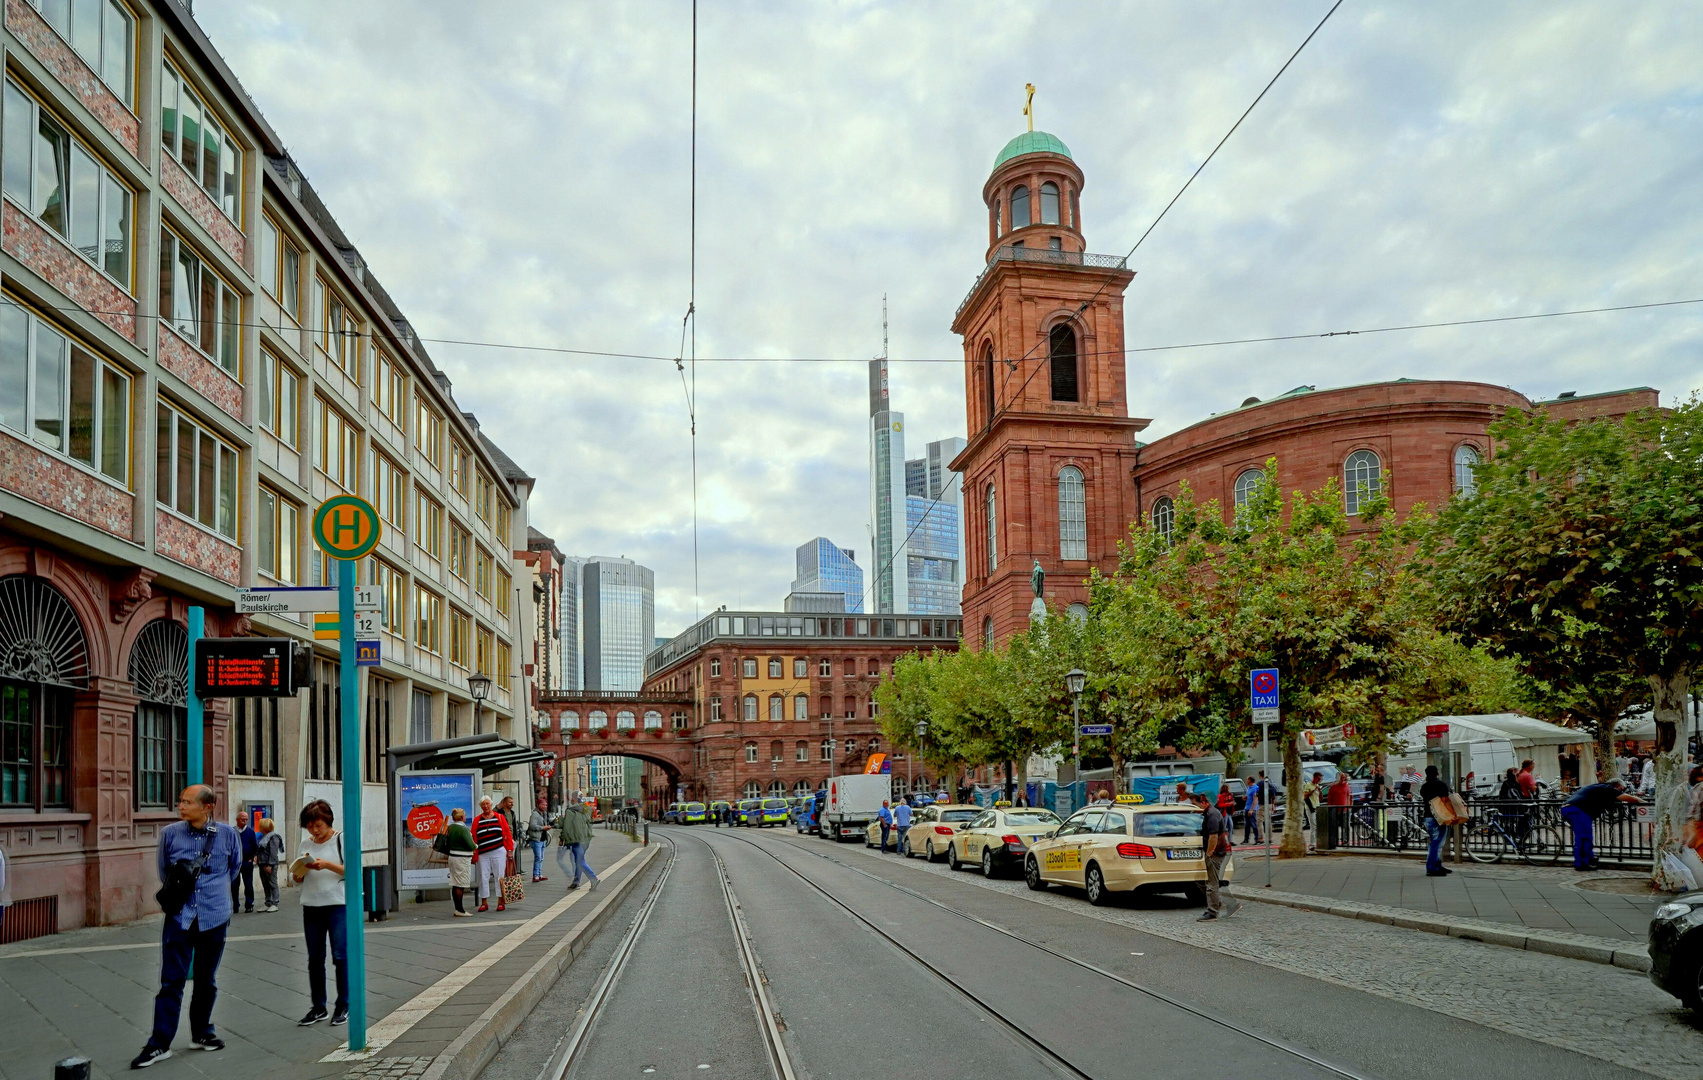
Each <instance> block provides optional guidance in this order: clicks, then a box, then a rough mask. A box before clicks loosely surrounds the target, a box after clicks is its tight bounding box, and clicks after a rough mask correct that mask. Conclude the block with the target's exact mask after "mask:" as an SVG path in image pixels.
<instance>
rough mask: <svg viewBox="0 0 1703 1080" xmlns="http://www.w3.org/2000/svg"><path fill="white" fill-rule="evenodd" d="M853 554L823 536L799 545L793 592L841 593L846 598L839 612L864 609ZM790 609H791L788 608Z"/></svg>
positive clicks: (859, 569)
mask: <svg viewBox="0 0 1703 1080" xmlns="http://www.w3.org/2000/svg"><path fill="white" fill-rule="evenodd" d="M855 560H856V556H855V555H854V554H853V553H852V552H850V551H848V550H846V549H845V548H842V547H840V546H839V545H838V544H835V543H834V542H833V541H832V540H830V539H828V538H827V537H826V536H818V537H817V538H816V539H814V540H812V541H810V542H809V543H807V544H800V545H798V552H797V565H798V576H797V577H796V578H794V579H793V582H792V591H793V592H794V593H840V594H843V595H844V596H845V598H846V605H845V607H843V608H841V609H840V610H842V611H848V612H856V613H859V614H861V613H862V611H863V568H862V567H860V566H858V564H857V562H856V561H855ZM789 610H790V609H789Z"/></svg>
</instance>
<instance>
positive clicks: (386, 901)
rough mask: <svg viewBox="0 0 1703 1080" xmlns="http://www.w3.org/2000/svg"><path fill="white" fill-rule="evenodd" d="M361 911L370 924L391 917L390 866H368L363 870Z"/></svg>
mask: <svg viewBox="0 0 1703 1080" xmlns="http://www.w3.org/2000/svg"><path fill="white" fill-rule="evenodd" d="M361 910H362V911H364V912H366V913H367V921H368V922H384V921H385V919H387V918H389V917H390V866H389V864H386V865H384V866H367V867H363V868H362V870H361Z"/></svg>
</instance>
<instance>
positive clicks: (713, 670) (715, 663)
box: [710, 657, 721, 679]
mask: <svg viewBox="0 0 1703 1080" xmlns="http://www.w3.org/2000/svg"><path fill="white" fill-rule="evenodd" d="M720 677H721V660H720V658H719V657H718V658H717V659H714V660H711V661H710V678H712V679H719V678H720Z"/></svg>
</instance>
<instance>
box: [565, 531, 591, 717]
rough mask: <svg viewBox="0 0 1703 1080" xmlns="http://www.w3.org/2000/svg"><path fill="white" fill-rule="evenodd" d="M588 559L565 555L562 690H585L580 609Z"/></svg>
mask: <svg viewBox="0 0 1703 1080" xmlns="http://www.w3.org/2000/svg"><path fill="white" fill-rule="evenodd" d="M584 573H585V559H584V558H582V557H581V556H578V555H564V556H562V664H561V670H562V689H563V690H583V689H585V651H584V649H583V647H582V646H583V642H582V641H581V640H580V639H581V627H582V626H583V625H584V615H583V613H582V612H581V610H580V593H581V592H582V591H583V590H582V588H581V580H582V578H583V576H584Z"/></svg>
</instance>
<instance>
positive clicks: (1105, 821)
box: [1023, 795, 1231, 906]
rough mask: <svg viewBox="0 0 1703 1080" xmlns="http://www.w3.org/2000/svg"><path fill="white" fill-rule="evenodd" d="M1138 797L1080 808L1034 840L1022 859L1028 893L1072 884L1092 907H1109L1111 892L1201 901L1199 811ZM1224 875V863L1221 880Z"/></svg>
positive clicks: (1226, 873)
mask: <svg viewBox="0 0 1703 1080" xmlns="http://www.w3.org/2000/svg"><path fill="white" fill-rule="evenodd" d="M1140 799H1141V796H1139V795H1120V796H1118V801H1117V802H1116V803H1107V804H1102V805H1098V806H1088V807H1084V808H1083V809H1081V810H1078V811H1077V812H1076V813H1074V814H1072V815H1070V817H1069V818H1068V819H1066V820H1065V822H1064V823H1063V824H1062V825H1060V826H1059V827H1058V828H1057V829H1056V830H1054V831H1053V833H1052V834H1051V835H1050V836H1047V837H1045V838H1042V839H1039V840H1036V841H1035V843H1034V844H1033V845H1031V847H1030V849H1029V853H1028V854H1027V855H1026V856H1025V857H1024V860H1023V877H1024V880H1025V881H1027V882H1028V885H1029V888H1031V889H1034V890H1036V891H1037V892H1039V891H1041V890H1044V889H1046V888H1047V886H1048V885H1053V884H1056V885H1071V886H1075V887H1076V888H1079V889H1082V890H1084V891H1085V892H1087V894H1088V902H1089V903H1091V904H1094V905H1096V906H1104V905H1106V904H1109V903H1111V900H1112V894H1113V893H1117V892H1141V891H1154V892H1170V891H1178V890H1181V891H1183V892H1187V893H1188V894H1189V895H1190V896H1193V897H1196V898H1200V897H1202V896H1204V895H1205V882H1206V858H1205V852H1204V850H1203V849H1202V842H1201V835H1200V831H1201V823H1202V814H1201V812H1200V809H1199V808H1198V807H1195V806H1193V805H1192V804H1185V803H1144V802H1141V801H1140ZM1230 876H1231V867H1230V864H1229V863H1228V862H1227V863H1225V866H1224V878H1225V880H1229V878H1230Z"/></svg>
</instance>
